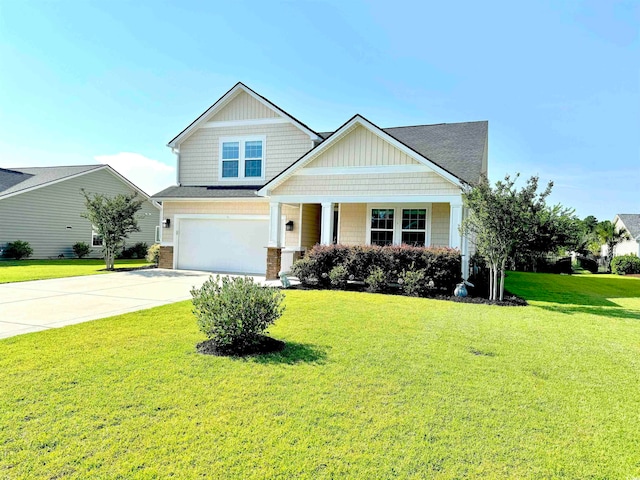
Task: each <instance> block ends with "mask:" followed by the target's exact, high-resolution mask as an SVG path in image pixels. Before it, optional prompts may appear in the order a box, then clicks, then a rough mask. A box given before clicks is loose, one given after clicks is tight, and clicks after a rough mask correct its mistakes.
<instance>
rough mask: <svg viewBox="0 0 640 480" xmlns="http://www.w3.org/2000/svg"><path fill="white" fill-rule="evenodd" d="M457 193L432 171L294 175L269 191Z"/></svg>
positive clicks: (398, 193)
mask: <svg viewBox="0 0 640 480" xmlns="http://www.w3.org/2000/svg"><path fill="white" fill-rule="evenodd" d="M305 194H306V195H458V194H460V188H459V187H457V186H455V185H454V184H452V183H450V182H449V181H448V180H445V179H444V178H442V177H440V176H439V175H438V174H436V173H433V172H415V173H386V174H366V175H294V176H293V177H291V178H289V179H288V180H287V181H286V182H284V183H283V184H282V185H280V186H279V187H277V188H276V189H275V190H274V191H273V195H305Z"/></svg>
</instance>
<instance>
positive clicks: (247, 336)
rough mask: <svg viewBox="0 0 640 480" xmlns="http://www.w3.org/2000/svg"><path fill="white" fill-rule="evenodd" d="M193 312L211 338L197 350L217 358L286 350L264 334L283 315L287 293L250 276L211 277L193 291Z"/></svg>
mask: <svg viewBox="0 0 640 480" xmlns="http://www.w3.org/2000/svg"><path fill="white" fill-rule="evenodd" d="M191 296H192V297H193V299H192V302H193V313H194V314H195V316H196V318H197V320H198V326H199V327H200V330H201V331H202V332H203V333H204V334H205V335H206V336H207V337H208V338H209V340H208V341H206V342H202V343H200V344H198V351H199V352H201V353H209V354H214V355H251V354H254V353H268V352H273V351H279V350H282V349H283V348H284V342H281V341H278V340H274V339H272V338H269V337H267V336H265V335H264V333H265V332H266V330H267V328H269V326H270V325H272V324H273V323H274V322H275V321H276V320H277V319H278V318H280V316H281V315H282V313H283V312H284V306H283V305H282V301H283V300H284V294H283V293H282V292H280V291H279V290H277V289H275V288H270V287H263V286H261V285H259V284H257V283H255V282H254V281H253V279H252V278H250V277H234V278H232V277H228V276H225V277H220V276H219V275H216V277H215V278H213V277H210V278H209V280H207V281H206V282H205V283H204V284H203V285H202V287H200V288H194V289H192V290H191Z"/></svg>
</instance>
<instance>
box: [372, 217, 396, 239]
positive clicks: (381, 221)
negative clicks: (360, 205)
mask: <svg viewBox="0 0 640 480" xmlns="http://www.w3.org/2000/svg"><path fill="white" fill-rule="evenodd" d="M394 213H395V212H394V209H393V208H372V209H371V245H391V244H392V243H393V223H394Z"/></svg>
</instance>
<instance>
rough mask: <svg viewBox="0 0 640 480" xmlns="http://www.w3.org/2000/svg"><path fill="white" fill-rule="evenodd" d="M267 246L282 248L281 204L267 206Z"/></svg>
mask: <svg viewBox="0 0 640 480" xmlns="http://www.w3.org/2000/svg"><path fill="white" fill-rule="evenodd" d="M269 246H270V247H277V248H280V247H281V246H282V204H281V203H270V204H269Z"/></svg>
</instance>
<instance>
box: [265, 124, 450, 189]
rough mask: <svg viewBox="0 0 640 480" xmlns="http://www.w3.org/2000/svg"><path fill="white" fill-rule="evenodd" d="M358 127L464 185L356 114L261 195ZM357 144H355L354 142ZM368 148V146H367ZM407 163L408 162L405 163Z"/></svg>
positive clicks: (271, 182) (277, 178)
mask: <svg viewBox="0 0 640 480" xmlns="http://www.w3.org/2000/svg"><path fill="white" fill-rule="evenodd" d="M358 127H362V128H364V129H366V130H368V131H369V132H370V133H371V134H373V135H375V136H376V137H379V138H380V139H381V140H383V142H384V144H385V145H389V146H390V147H393V148H395V149H397V150H399V151H400V152H401V153H402V154H404V155H405V156H406V157H405V158H408V159H412V160H413V161H415V164H417V165H422V166H426V167H428V168H429V169H430V170H432V171H433V172H435V173H436V174H438V175H439V176H441V177H443V178H444V179H446V180H448V181H449V182H451V183H453V184H454V185H456V186H462V183H461V181H460V179H459V178H457V177H456V176H455V175H453V174H451V172H448V171H447V170H445V169H444V168H442V167H440V166H439V165H437V164H435V163H433V162H432V161H431V160H429V159H428V158H426V157H424V156H423V155H421V154H420V153H418V152H417V151H415V150H414V149H412V148H411V147H409V146H407V145H405V144H404V143H402V142H400V141H399V140H398V139H396V138H394V137H393V136H391V135H390V134H388V133H387V132H385V131H384V130H382V129H381V128H380V127H378V126H376V125H374V124H373V123H371V122H370V121H369V120H367V119H366V118H364V117H362V116H361V115H355V116H353V117H352V118H351V119H350V120H348V121H347V122H346V123H345V124H343V125H342V126H341V127H340V128H339V129H338V130H336V131H335V132H334V133H333V134H332V135H330V136H329V137H328V138H327V139H326V140H325V141H324V142H322V143H321V144H320V145H318V146H317V147H316V148H314V149H313V150H311V151H309V152H308V153H306V154H305V155H303V156H302V157H301V158H300V159H298V160H297V161H296V162H295V163H293V164H292V165H291V166H290V167H289V168H287V169H285V170H284V171H283V172H281V173H280V174H279V175H277V176H276V177H274V178H273V179H272V180H271V181H270V182H269V183H267V184H266V185H265V186H264V187H262V188H261V189H260V190H259V192H258V194H259V195H269V192H270V191H271V190H273V189H274V188H276V187H278V186H279V185H281V184H282V183H284V182H285V181H286V180H287V179H288V178H290V177H291V176H292V175H294V174H295V173H296V172H298V171H300V170H301V169H303V168H304V167H307V166H310V164H311V163H312V162H314V160H316V159H318V158H319V157H320V156H321V155H323V154H324V153H326V152H328V151H329V149H331V148H332V147H333V146H334V145H336V144H338V143H339V142H342V141H343V140H344V139H345V138H348V137H349V135H350V134H351V133H352V132H353V131H355V130H357V128H358ZM354 146H355V144H354ZM365 148H366V147H365ZM405 164H406V163H405Z"/></svg>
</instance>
